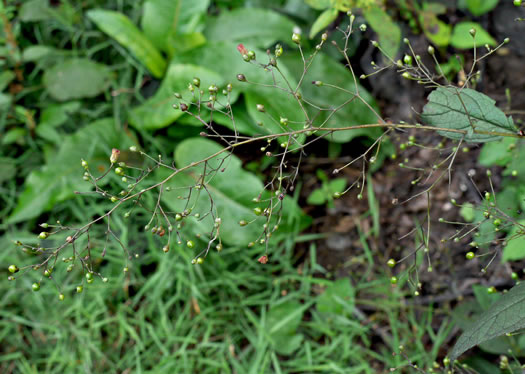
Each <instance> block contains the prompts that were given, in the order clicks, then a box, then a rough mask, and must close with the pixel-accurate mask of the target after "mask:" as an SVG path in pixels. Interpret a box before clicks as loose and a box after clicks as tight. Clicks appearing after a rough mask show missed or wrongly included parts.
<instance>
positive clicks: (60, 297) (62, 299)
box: [58, 293, 66, 301]
mask: <svg viewBox="0 0 525 374" xmlns="http://www.w3.org/2000/svg"><path fill="white" fill-rule="evenodd" d="M65 298H66V296H65V295H64V294H63V293H61V294H59V295H58V300H60V301H64V299H65Z"/></svg>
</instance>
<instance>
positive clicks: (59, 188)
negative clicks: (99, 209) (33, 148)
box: [7, 118, 130, 223]
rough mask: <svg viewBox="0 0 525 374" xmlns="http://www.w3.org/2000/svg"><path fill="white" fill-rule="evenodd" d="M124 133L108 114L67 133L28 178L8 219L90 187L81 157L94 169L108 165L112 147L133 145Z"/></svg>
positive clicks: (36, 212) (34, 214) (48, 206)
mask: <svg viewBox="0 0 525 374" xmlns="http://www.w3.org/2000/svg"><path fill="white" fill-rule="evenodd" d="M122 134H123V133H122V131H120V130H118V129H117V128H115V124H114V121H113V119H112V118H105V119H101V120H98V121H96V122H93V123H92V124H90V125H88V126H86V127H84V128H82V129H80V130H79V131H77V132H76V133H75V134H73V135H70V136H67V137H64V138H63V141H62V143H61V146H60V148H59V150H58V152H57V153H56V154H55V155H54V156H53V157H52V158H51V159H49V160H48V161H47V162H46V164H45V165H44V166H42V167H41V168H40V169H38V170H35V171H33V172H31V174H29V176H28V177H27V178H26V181H25V183H24V191H23V192H22V194H21V195H20V197H19V198H18V202H17V205H16V208H15V209H14V211H13V212H12V213H11V215H10V216H9V218H8V220H7V222H8V223H16V222H21V221H25V220H28V219H31V218H34V217H37V216H38V215H39V214H40V213H42V212H44V211H47V210H50V209H51V208H52V207H53V206H54V205H55V204H56V203H59V202H61V201H64V200H66V199H69V198H71V197H73V196H74V191H89V190H90V189H91V184H89V183H86V182H85V181H84V180H83V179H82V172H83V169H82V167H81V165H80V160H81V159H82V158H84V159H85V160H87V161H88V162H89V163H90V165H91V167H92V170H97V169H98V166H100V167H107V166H109V155H110V154H111V149H112V148H124V147H125V146H128V145H130V142H129V141H128V140H127V139H128V138H127V137H125V136H123V135H122Z"/></svg>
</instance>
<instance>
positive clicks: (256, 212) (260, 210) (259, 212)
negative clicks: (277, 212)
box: [253, 207, 263, 216]
mask: <svg viewBox="0 0 525 374" xmlns="http://www.w3.org/2000/svg"><path fill="white" fill-rule="evenodd" d="M253 212H254V213H255V215H256V216H260V215H261V214H262V212H263V210H262V209H261V208H259V207H257V208H254V209H253Z"/></svg>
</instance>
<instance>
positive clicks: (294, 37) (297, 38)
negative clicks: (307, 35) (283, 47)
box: [292, 32, 301, 44]
mask: <svg viewBox="0 0 525 374" xmlns="http://www.w3.org/2000/svg"><path fill="white" fill-rule="evenodd" d="M292 42H294V43H295V44H300V43H301V34H298V33H296V32H294V33H293V34H292Z"/></svg>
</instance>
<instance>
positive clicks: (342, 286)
mask: <svg viewBox="0 0 525 374" xmlns="http://www.w3.org/2000/svg"><path fill="white" fill-rule="evenodd" d="M354 295H355V290H354V288H353V287H352V284H351V283H350V280H349V279H348V278H341V279H338V280H336V281H334V282H333V283H332V284H331V285H330V286H328V287H327V288H326V289H325V290H324V292H323V293H322V294H321V295H319V296H318V297H317V301H316V308H317V310H318V311H319V312H320V313H332V314H347V315H349V314H351V313H352V310H353V307H354ZM345 312H346V313H345Z"/></svg>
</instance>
